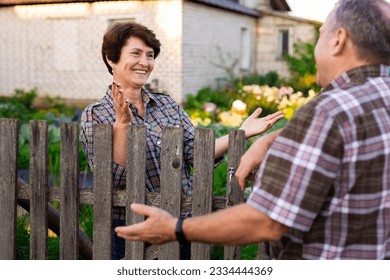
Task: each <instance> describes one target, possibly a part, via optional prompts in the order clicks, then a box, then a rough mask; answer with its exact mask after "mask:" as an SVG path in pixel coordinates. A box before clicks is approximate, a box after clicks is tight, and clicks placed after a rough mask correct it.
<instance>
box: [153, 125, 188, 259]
mask: <svg viewBox="0 0 390 280" xmlns="http://www.w3.org/2000/svg"><path fill="white" fill-rule="evenodd" d="M182 166H183V128H176V127H166V128H164V130H163V134H162V148H161V178H160V184H161V185H160V186H161V189H160V192H161V200H160V207H161V208H162V209H164V210H166V211H168V212H169V213H171V214H172V215H174V216H175V217H178V216H179V215H180V209H181V193H182V187H181V185H182ZM158 258H159V259H160V260H178V259H180V250H179V243H178V242H172V243H168V244H164V245H161V246H160V248H159V252H158Z"/></svg>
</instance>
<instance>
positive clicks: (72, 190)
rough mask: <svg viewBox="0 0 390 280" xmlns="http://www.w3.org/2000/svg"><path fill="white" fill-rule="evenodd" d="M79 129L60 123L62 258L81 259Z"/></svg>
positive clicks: (72, 125) (74, 125)
mask: <svg viewBox="0 0 390 280" xmlns="http://www.w3.org/2000/svg"><path fill="white" fill-rule="evenodd" d="M78 139H79V126H78V124H77V123H61V148H60V149H61V151H60V156H61V159H60V163H61V170H60V173H61V174H60V177H61V183H60V188H61V201H60V203H61V209H60V213H61V214H60V231H61V234H60V259H61V260H76V259H78V256H79V235H78V233H79V204H80V196H79V149H78V148H79V145H78V143H79V142H78Z"/></svg>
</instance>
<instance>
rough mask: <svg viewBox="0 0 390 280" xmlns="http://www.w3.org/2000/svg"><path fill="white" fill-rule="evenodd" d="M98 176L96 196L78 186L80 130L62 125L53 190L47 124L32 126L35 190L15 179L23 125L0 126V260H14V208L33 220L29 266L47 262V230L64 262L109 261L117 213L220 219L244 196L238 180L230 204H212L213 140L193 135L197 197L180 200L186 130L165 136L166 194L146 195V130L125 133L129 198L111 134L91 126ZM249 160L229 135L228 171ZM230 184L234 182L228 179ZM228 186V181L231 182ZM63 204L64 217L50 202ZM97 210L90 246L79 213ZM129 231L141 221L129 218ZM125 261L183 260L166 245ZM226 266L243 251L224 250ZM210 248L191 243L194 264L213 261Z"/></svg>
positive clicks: (130, 246)
mask: <svg viewBox="0 0 390 280" xmlns="http://www.w3.org/2000/svg"><path fill="white" fill-rule="evenodd" d="M93 129H94V136H95V138H96V139H99V141H95V145H94V155H95V159H94V162H95V169H94V174H93V176H94V179H93V189H83V188H80V186H79V180H78V178H79V177H78V176H79V160H78V146H79V140H78V139H79V124H78V123H62V124H61V150H60V153H61V154H60V163H61V169H60V185H59V186H49V185H48V126H47V123H46V121H31V122H30V138H31V139H30V143H31V145H30V183H29V184H26V183H25V182H23V181H22V180H20V179H18V178H17V153H18V121H17V120H15V119H0V259H15V258H16V253H15V252H16V237H15V236H16V218H17V217H16V216H17V215H16V207H17V204H19V205H21V206H22V207H24V208H25V209H26V210H28V211H29V212H30V227H31V232H30V259H47V257H48V251H47V230H48V227H49V228H50V229H52V230H53V231H54V232H55V233H57V234H58V235H59V237H60V259H69V260H75V259H78V258H79V253H80V254H82V255H83V256H84V258H87V259H88V258H92V259H103V260H104V259H110V258H111V235H112V229H111V224H112V214H111V213H112V212H111V211H112V210H111V209H112V207H113V206H124V207H126V208H127V209H129V205H130V204H131V203H134V202H137V203H146V204H147V205H154V206H157V207H160V208H163V209H165V210H167V211H168V212H170V213H171V214H173V215H175V216H178V215H179V214H180V212H181V211H183V210H184V211H192V214H193V216H198V215H203V214H207V213H210V212H212V211H217V210H219V209H223V208H226V207H230V206H232V205H235V204H238V203H241V202H242V199H243V198H242V192H241V191H240V189H239V186H238V183H237V181H236V180H235V179H234V176H233V177H231V176H230V177H229V178H228V186H227V194H226V195H227V197H226V198H225V197H214V196H213V188H212V186H213V176H214V148H215V146H214V145H215V132H214V131H213V130H211V129H201V128H197V129H196V130H195V147H194V149H195V150H194V155H195V156H194V184H193V189H194V191H193V195H192V196H187V195H183V194H182V192H181V167H182V161H183V157H182V155H183V152H182V151H183V129H182V128H173V127H172V128H171V127H169V128H166V129H164V131H163V135H162V149H161V192H160V193H149V192H145V178H146V170H145V162H146V149H145V143H146V128H145V127H144V126H129V128H128V132H127V147H126V148H127V164H126V170H131V172H126V176H127V177H126V190H124V191H114V190H113V188H112V154H113V151H112V127H111V126H110V125H96V126H94V128H93ZM243 152H244V133H243V131H239V130H236V131H231V132H230V133H229V152H228V161H229V162H228V166H229V167H230V168H233V169H236V168H237V167H238V164H239V160H240V157H241V156H242V154H243ZM228 176H229V175H228ZM230 179H231V180H230ZM52 201H57V202H60V212H58V210H57V209H56V208H54V207H53V206H51V205H50V203H48V202H52ZM80 204H91V205H93V209H94V211H93V212H94V226H93V240H94V242H92V241H91V240H90V239H89V238H88V236H87V235H86V234H85V233H84V232H82V230H81V229H80V228H79V218H78V215H79V206H80ZM126 217H127V220H126V223H127V224H132V223H137V222H140V221H142V219H143V217H141V216H138V215H134V214H133V213H132V212H130V211H129V210H127V212H126ZM125 252H126V253H125V259H154V258H158V259H179V246H178V244H177V243H175V242H174V243H169V244H165V245H161V246H149V247H147V248H146V249H144V244H143V243H142V242H134V241H126V249H125ZM224 252H225V253H224V258H225V259H239V258H240V249H239V247H225V248H224ZM210 257H211V247H210V245H207V244H200V243H192V248H191V259H210Z"/></svg>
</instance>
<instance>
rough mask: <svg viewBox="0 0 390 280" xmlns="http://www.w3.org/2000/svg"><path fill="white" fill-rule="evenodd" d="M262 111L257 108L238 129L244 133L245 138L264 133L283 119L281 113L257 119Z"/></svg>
mask: <svg viewBox="0 0 390 280" xmlns="http://www.w3.org/2000/svg"><path fill="white" fill-rule="evenodd" d="M262 111H263V110H262V109H261V108H257V109H256V110H255V111H254V112H253V113H252V115H250V116H249V117H248V118H247V119H246V120H245V121H244V122H243V123H242V125H241V127H240V129H242V130H244V131H245V138H249V137H252V136H256V135H259V134H261V133H263V132H266V131H267V130H268V129H269V128H271V127H272V126H273V125H274V124H275V123H277V122H278V121H279V120H281V119H282V118H283V117H284V115H283V113H282V112H276V113H273V114H270V115H268V116H265V117H263V118H258V116H260V114H261V112H262Z"/></svg>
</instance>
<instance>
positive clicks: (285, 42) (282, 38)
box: [277, 29, 289, 59]
mask: <svg viewBox="0 0 390 280" xmlns="http://www.w3.org/2000/svg"><path fill="white" fill-rule="evenodd" d="M288 53H289V30H288V29H281V30H279V34H278V53H277V58H278V59H283V58H284V56H285V55H286V54H288Z"/></svg>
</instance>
